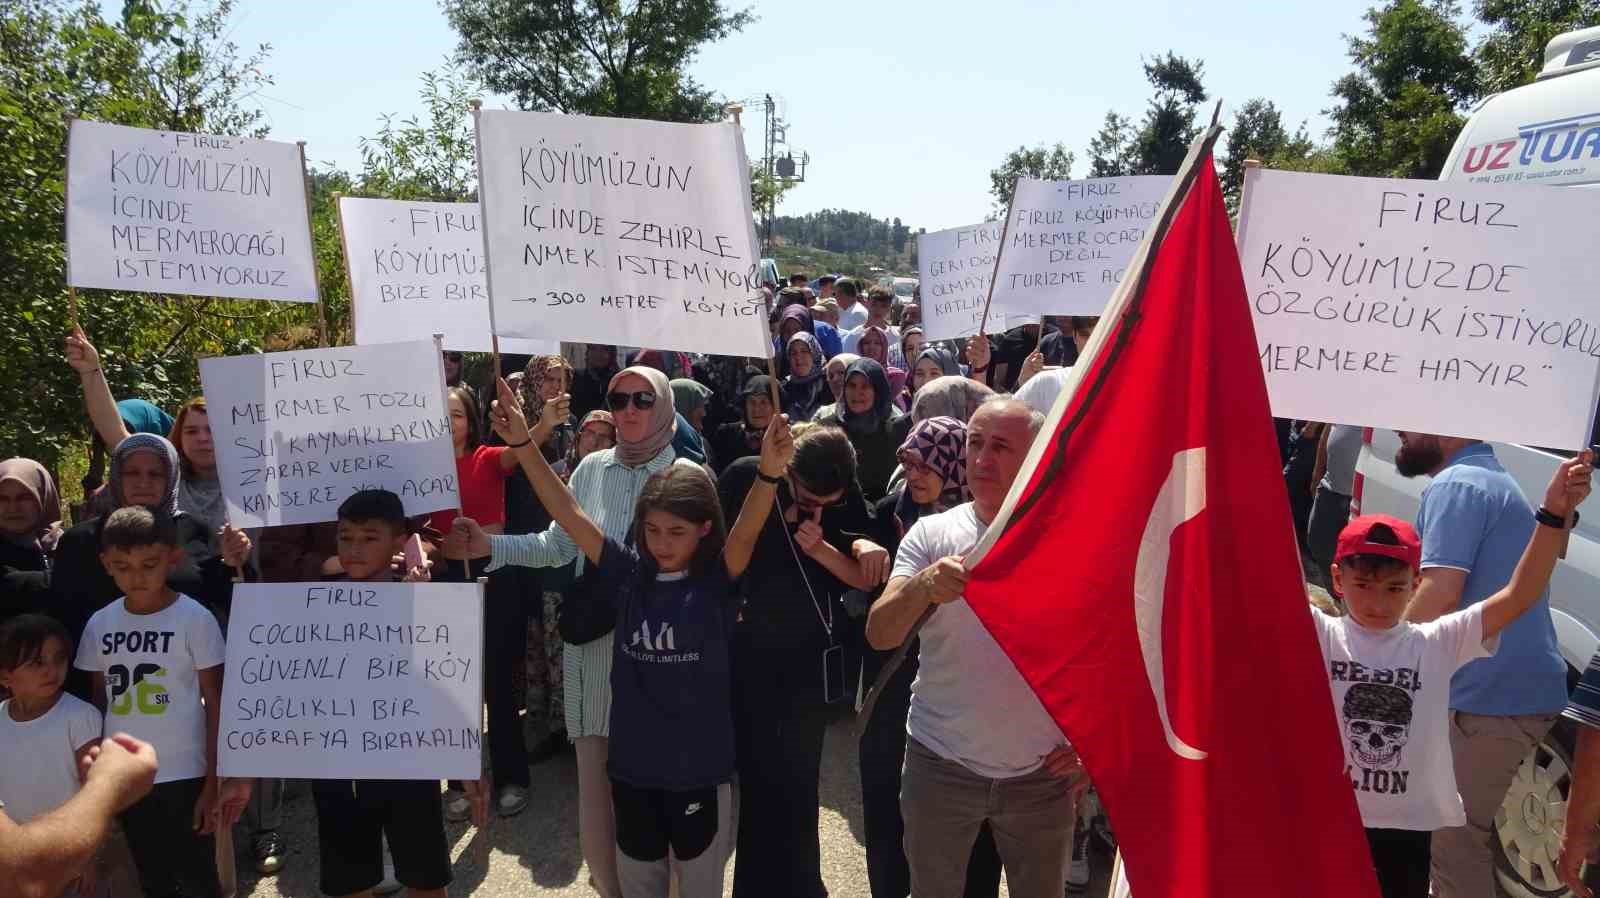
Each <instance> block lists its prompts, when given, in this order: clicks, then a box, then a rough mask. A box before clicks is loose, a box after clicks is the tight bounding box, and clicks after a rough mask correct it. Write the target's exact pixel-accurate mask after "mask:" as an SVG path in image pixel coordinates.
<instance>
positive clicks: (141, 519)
mask: <svg viewBox="0 0 1600 898" xmlns="http://www.w3.org/2000/svg"><path fill="white" fill-rule="evenodd" d="M182 560H183V550H182V549H181V548H179V546H178V544H177V525H176V524H175V523H174V522H173V519H172V518H171V517H169V516H167V515H166V514H164V513H162V512H159V511H155V510H153V509H149V508H145V507H142V506H137V505H130V506H127V507H125V508H119V509H117V510H116V511H114V512H112V513H111V515H110V516H109V517H108V518H107V519H106V522H105V525H104V526H103V527H102V528H101V531H100V561H101V563H102V564H104V565H105V568H106V571H107V572H109V573H110V574H111V576H112V578H113V579H115V580H116V582H117V588H118V589H120V590H122V592H123V594H124V595H123V597H122V598H121V599H118V600H117V601H115V602H113V603H111V604H110V605H107V606H106V607H104V608H102V609H100V610H99V611H97V612H95V614H94V616H93V617H91V618H89V624H88V626H87V627H86V628H85V629H84V632H83V639H82V640H81V641H80V642H79V643H78V654H77V659H76V660H75V661H74V664H75V666H77V667H78V668H79V669H80V670H86V671H89V672H90V673H91V674H92V675H93V678H94V700H95V703H96V704H97V705H101V706H103V707H104V708H105V713H106V719H107V720H109V721H110V722H111V725H110V726H109V727H107V729H111V730H114V731H117V730H120V731H124V732H127V733H128V734H130V735H132V736H135V737H137V738H139V739H143V740H144V741H146V742H149V743H150V744H152V745H154V746H155V749H156V753H157V756H158V757H159V758H160V759H161V770H160V772H159V773H157V774H156V784H155V788H154V789H152V790H151V791H150V794H149V795H146V796H145V797H144V798H142V799H140V800H139V801H138V802H136V803H135V804H134V805H133V806H132V807H130V808H128V809H127V810H126V811H123V812H122V814H121V815H120V820H121V822H122V830H123V832H124V833H125V834H126V835H127V839H128V849H129V851H130V853H132V855H133V862H134V866H135V867H136V868H138V871H139V883H140V885H141V886H142V888H143V890H144V894H145V898H169V896H179V895H181V896H184V898H217V896H218V895H219V894H220V892H221V886H220V884H219V883H218V881H217V868H216V860H215V858H216V847H215V843H214V841H213V837H212V832H213V829H214V826H215V819H216V818H215V816H214V809H215V805H216V795H217V778H216V774H217V765H216V761H217V752H216V747H217V720H218V710H219V709H220V707H221V705H222V663H223V660H224V657H225V656H224V653H223V644H222V628H221V627H219V626H218V625H217V620H216V618H215V617H213V616H212V614H211V612H210V611H207V610H206V609H205V607H204V606H202V605H201V604H200V603H199V602H196V601H195V600H194V599H192V598H189V597H188V596H186V595H183V594H181V593H178V592H175V591H174V590H173V589H172V587H170V586H168V585H167V575H168V573H169V572H170V571H171V570H172V569H173V568H174V567H176V566H177V564H178V563H179V562H180V561H182Z"/></svg>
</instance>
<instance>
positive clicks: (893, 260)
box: [769, 209, 917, 278]
mask: <svg viewBox="0 0 1600 898" xmlns="http://www.w3.org/2000/svg"><path fill="white" fill-rule="evenodd" d="M772 243H773V245H772V247H771V248H770V250H769V254H770V255H771V256H772V257H773V258H775V259H777V260H778V268H779V269H780V270H781V271H782V272H783V274H784V275H785V276H788V275H789V274H790V273H791V272H795V271H801V272H804V273H806V274H809V275H811V276H812V277H816V276H817V275H819V274H822V273H824V272H833V273H843V274H849V275H851V276H854V277H863V278H865V277H869V276H875V275H879V274H898V275H906V276H910V277H915V276H916V274H917V237H916V232H915V230H914V229H912V228H911V227H909V226H907V225H905V224H904V223H902V222H901V221H900V219H898V218H894V219H889V218H883V219H878V218H874V217H872V215H871V214H869V213H866V212H847V211H845V210H843V209H824V210H822V211H820V212H811V213H807V214H805V215H780V216H778V217H776V218H774V219H773V220H772ZM874 268H877V269H882V270H881V271H873V269H874Z"/></svg>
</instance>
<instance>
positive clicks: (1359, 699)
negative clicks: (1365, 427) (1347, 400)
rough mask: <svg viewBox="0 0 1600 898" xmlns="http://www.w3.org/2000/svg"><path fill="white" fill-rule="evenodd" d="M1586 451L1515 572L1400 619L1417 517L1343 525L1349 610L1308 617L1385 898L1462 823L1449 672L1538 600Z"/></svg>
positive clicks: (1339, 579)
mask: <svg viewBox="0 0 1600 898" xmlns="http://www.w3.org/2000/svg"><path fill="white" fill-rule="evenodd" d="M1592 462H1593V458H1592V456H1591V454H1590V453H1589V452H1588V451H1587V450H1586V451H1585V452H1584V453H1583V454H1582V455H1580V456H1579V457H1578V458H1575V459H1571V460H1569V461H1566V462H1563V463H1562V465H1561V466H1560V468H1558V469H1557V470H1556V473H1555V476H1554V477H1553V478H1552V479H1551V481H1550V487H1549V489H1548V490H1547V491H1546V493H1545V500H1544V505H1543V507H1541V508H1540V514H1539V521H1540V523H1541V524H1542V525H1543V526H1539V527H1537V528H1535V532H1534V534H1533V538H1532V539H1530V540H1529V541H1528V548H1527V549H1526V550H1525V551H1524V552H1523V555H1522V560H1521V562H1519V563H1518V564H1517V570H1516V573H1515V574H1514V575H1513V576H1512V578H1511V582H1510V583H1508V584H1506V586H1505V587H1504V588H1503V589H1501V590H1500V591H1499V592H1497V593H1495V594H1494V595H1492V596H1490V597H1489V598H1487V599H1485V600H1483V601H1482V602H1479V603H1477V604H1474V605H1471V606H1469V607H1467V608H1464V609H1462V610H1460V611H1457V612H1454V613H1451V614H1446V615H1444V616H1443V617H1440V618H1439V619H1438V620H1435V621H1430V622H1429V623H1425V624H1413V623H1411V622H1409V621H1407V620H1405V619H1404V615H1405V612H1406V606H1407V605H1408V604H1409V602H1410V600H1411V596H1412V592H1413V591H1414V589H1415V587H1416V583H1417V574H1418V572H1419V569H1420V567H1421V564H1422V540H1421V539H1420V538H1419V537H1418V536H1417V531H1416V530H1415V528H1413V527H1412V526H1411V525H1410V524H1407V523H1406V522H1404V521H1401V520H1398V519H1396V518H1391V517H1388V516H1385V515H1365V516H1363V517H1359V518H1356V519H1354V520H1352V521H1351V522H1350V523H1349V524H1348V525H1347V526H1346V527H1345V528H1344V531H1343V532H1341V533H1340V534H1339V541H1338V548H1337V551H1336V552H1335V559H1336V560H1335V562H1334V564H1333V565H1332V573H1333V584H1334V591H1335V592H1336V593H1338V594H1339V595H1340V596H1341V597H1343V599H1344V601H1345V604H1346V606H1347V607H1348V609H1349V614H1348V616H1346V617H1330V616H1328V615H1325V614H1323V613H1321V612H1313V613H1312V618H1313V619H1314V620H1315V621H1316V623H1317V631H1318V633H1317V635H1318V638H1319V641H1320V642H1321V645H1322V656H1323V658H1324V660H1325V661H1326V662H1327V665H1328V680H1329V686H1330V689H1331V692H1332V698H1333V704H1334V710H1335V711H1336V713H1338V715H1339V728H1340V731H1341V732H1342V733H1343V734H1344V750H1345V771H1346V772H1347V773H1348V774H1349V776H1350V785H1351V787H1352V788H1354V789H1355V792H1356V801H1357V803H1358V804H1359V805H1360V807H1361V822H1362V823H1363V824H1364V825H1365V826H1366V828H1367V842H1368V845H1369V846H1370V848H1371V850H1372V862H1373V867H1374V869H1375V870H1376V872H1377V877H1378V885H1379V887H1380V890H1381V892H1382V894H1383V896H1384V898H1427V895H1428V868H1429V861H1430V858H1431V853H1432V852H1431V840H1432V834H1433V831H1434V830H1436V829H1440V828H1442V827H1447V826H1462V825H1465V823H1466V814H1465V812H1464V811H1463V809H1462V805H1461V796H1460V795H1459V794H1458V793H1457V792H1456V779H1455V768H1454V762H1453V760H1452V758H1451V754H1450V724H1449V713H1450V708H1449V702H1450V677H1451V676H1452V675H1453V674H1454V673H1455V672H1456V670H1457V669H1458V668H1460V667H1461V666H1462V665H1463V664H1466V663H1467V662H1469V661H1472V660H1474V659H1476V658H1482V657H1487V656H1488V655H1491V654H1493V653H1494V651H1495V649H1496V648H1497V647H1498V642H1499V634H1500V631H1501V630H1503V629H1505V628H1506V627H1507V626H1508V625H1510V624H1511V622H1512V621H1514V620H1516V619H1517V618H1518V617H1520V616H1521V615H1522V614H1523V613H1524V612H1526V611H1527V610H1528V609H1529V608H1531V607H1533V605H1534V604H1535V603H1537V602H1538V600H1539V597H1540V596H1541V595H1542V594H1543V592H1544V588H1545V586H1546V585H1547V584H1548V583H1549V582H1550V574H1551V572H1552V571H1553V570H1554V569H1555V564H1556V559H1557V558H1558V557H1559V555H1560V553H1561V548H1562V546H1563V545H1564V544H1565V541H1566V534H1565V530H1566V524H1565V522H1566V521H1567V519H1568V516H1569V515H1571V514H1572V513H1573V511H1574V510H1575V509H1576V508H1577V506H1578V504H1579V503H1581V502H1582V501H1583V500H1584V499H1585V498H1587V497H1588V495H1589V490H1590V485H1589V476H1590V471H1591V467H1590V466H1591V464H1592ZM1557 524H1560V525H1561V526H1559V527H1558V526H1556V525H1557Z"/></svg>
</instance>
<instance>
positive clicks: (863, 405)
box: [821, 337, 911, 502]
mask: <svg viewBox="0 0 1600 898" xmlns="http://www.w3.org/2000/svg"><path fill="white" fill-rule="evenodd" d="M862 342H863V343H865V342H866V338H865V337H862ZM892 396H893V394H892V393H891V392H890V391H889V379H888V377H886V376H885V375H884V373H883V366H882V365H880V364H878V363H877V362H876V361H874V360H873V359H870V358H865V357H863V358H860V359H857V360H856V361H855V362H853V363H852V364H851V365H850V367H849V368H847V369H846V370H845V381H844V400H843V401H842V402H840V403H839V405H838V406H836V407H835V410H834V413H833V415H832V416H830V417H828V418H827V419H824V420H822V422H821V423H823V424H834V425H837V426H840V427H843V428H844V431H845V433H847V434H849V435H850V445H852V446H854V447H855V450H856V476H857V477H858V478H859V479H860V481H861V493H862V495H864V496H866V497H867V501H868V502H877V501H878V500H879V499H882V498H883V495H884V492H885V491H886V490H887V489H888V487H889V474H890V473H891V472H892V471H894V466H895V450H897V449H898V448H899V447H900V444H901V443H902V442H903V441H904V440H905V437H906V432H907V431H908V430H910V428H911V419H910V418H908V417H906V416H905V415H904V414H902V413H901V412H900V410H899V409H897V408H895V407H894V403H893V402H892V401H891V397H892Z"/></svg>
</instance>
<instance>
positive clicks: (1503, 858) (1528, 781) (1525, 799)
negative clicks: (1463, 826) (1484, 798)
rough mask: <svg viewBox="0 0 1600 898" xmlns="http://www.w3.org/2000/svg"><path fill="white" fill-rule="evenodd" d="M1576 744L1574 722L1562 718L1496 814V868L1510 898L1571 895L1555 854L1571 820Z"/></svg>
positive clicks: (1525, 764)
mask: <svg viewBox="0 0 1600 898" xmlns="http://www.w3.org/2000/svg"><path fill="white" fill-rule="evenodd" d="M1576 744H1577V733H1576V731H1575V730H1574V729H1573V725H1572V724H1571V723H1570V722H1569V721H1566V720H1558V721H1557V722H1556V725H1555V726H1554V727H1552V728H1551V730H1550V733H1549V735H1547V736H1545V738H1544V741H1542V742H1540V743H1539V744H1538V745H1536V746H1534V749H1533V751H1531V752H1529V753H1528V756H1527V757H1526V758H1524V759H1523V761H1522V766H1521V767H1518V768H1517V775H1516V777H1515V778H1514V779H1513V780H1512V781H1511V788H1510V789H1507V790H1506V800H1505V802H1504V803H1502V804H1501V805H1500V810H1499V811H1498V812H1497V813H1496V814H1495V816H1494V833H1495V838H1494V840H1493V842H1492V844H1493V846H1494V854H1495V872H1496V874H1497V875H1498V878H1499V880H1500V887H1501V888H1502V889H1504V890H1505V893H1506V894H1507V895H1510V896H1512V898H1559V896H1565V895H1570V894H1572V893H1571V892H1569V891H1568V890H1567V887H1566V886H1564V885H1562V884H1561V880H1560V879H1559V878H1558V877H1557V876H1556V858H1557V857H1559V856H1560V854H1561V835H1562V831H1563V830H1564V829H1565V825H1566V820H1567V794H1568V793H1569V792H1570V791H1571V789H1572V753H1573V748H1574V746H1575V745H1576Z"/></svg>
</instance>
